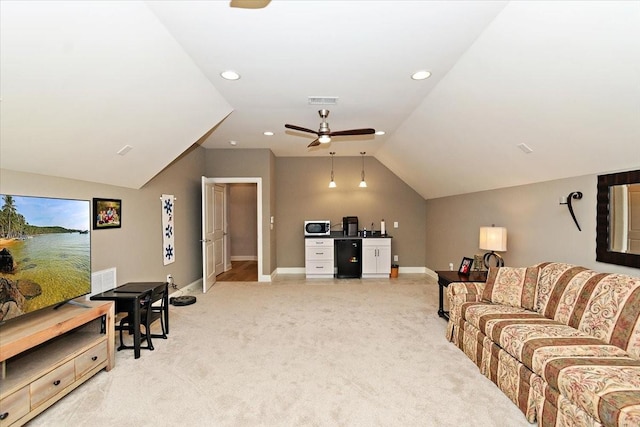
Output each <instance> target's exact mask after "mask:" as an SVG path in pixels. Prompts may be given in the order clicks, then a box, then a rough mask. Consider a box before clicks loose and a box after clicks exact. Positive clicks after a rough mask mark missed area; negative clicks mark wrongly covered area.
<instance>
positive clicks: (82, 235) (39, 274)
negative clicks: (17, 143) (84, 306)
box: [0, 194, 91, 321]
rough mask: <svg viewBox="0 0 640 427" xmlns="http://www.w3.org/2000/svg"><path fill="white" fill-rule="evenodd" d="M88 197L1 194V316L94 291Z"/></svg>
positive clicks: (41, 306)
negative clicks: (85, 198)
mask: <svg viewBox="0 0 640 427" xmlns="http://www.w3.org/2000/svg"><path fill="white" fill-rule="evenodd" d="M90 215H91V212H90V205H89V201H88V200H71V199H56V198H46V197H32V196H12V195H6V194H0V321H6V320H10V319H13V318H15V317H18V316H20V315H22V314H26V313H29V312H33V311H36V310H39V309H41V308H45V307H49V306H52V305H55V304H58V303H61V302H64V301H67V300H70V299H73V298H76V297H78V296H80V295H84V294H87V293H89V292H90V291H91V241H90V234H89V228H90Z"/></svg>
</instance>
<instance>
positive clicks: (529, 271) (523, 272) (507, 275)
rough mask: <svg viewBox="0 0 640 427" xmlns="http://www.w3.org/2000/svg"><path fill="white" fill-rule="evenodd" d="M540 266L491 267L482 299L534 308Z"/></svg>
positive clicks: (529, 308) (512, 305)
mask: <svg viewBox="0 0 640 427" xmlns="http://www.w3.org/2000/svg"><path fill="white" fill-rule="evenodd" d="M539 271H540V269H539V268H538V267H518V268H516V267H490V268H489V273H488V274H487V283H486V285H485V287H484V291H483V292H482V300H483V301H489V302H493V303H496V304H503V305H509V306H511V307H522V308H526V309H528V310H533V308H534V303H535V294H536V283H537V281H538V273H539Z"/></svg>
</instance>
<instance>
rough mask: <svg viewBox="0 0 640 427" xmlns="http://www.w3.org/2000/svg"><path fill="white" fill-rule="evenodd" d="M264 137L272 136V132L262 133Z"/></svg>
mask: <svg viewBox="0 0 640 427" xmlns="http://www.w3.org/2000/svg"><path fill="white" fill-rule="evenodd" d="M262 133H263V134H264V135H265V136H273V132H271V131H270V130H268V131H265V132H262Z"/></svg>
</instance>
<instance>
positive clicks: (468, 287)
mask: <svg viewBox="0 0 640 427" xmlns="http://www.w3.org/2000/svg"><path fill="white" fill-rule="evenodd" d="M485 285H486V283H485V282H454V283H451V284H450V285H449V286H448V287H447V299H448V300H449V304H450V305H449V307H453V305H452V303H455V302H458V301H459V303H463V302H472V301H475V302H478V301H481V300H482V292H483V291H484V287H485Z"/></svg>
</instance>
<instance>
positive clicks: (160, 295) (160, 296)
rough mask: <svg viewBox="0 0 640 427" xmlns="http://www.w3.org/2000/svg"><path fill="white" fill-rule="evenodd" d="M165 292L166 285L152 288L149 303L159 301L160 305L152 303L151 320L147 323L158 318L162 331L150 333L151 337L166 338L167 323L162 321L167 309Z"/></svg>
mask: <svg viewBox="0 0 640 427" xmlns="http://www.w3.org/2000/svg"><path fill="white" fill-rule="evenodd" d="M166 292H167V288H166V287H162V288H156V289H154V290H153V294H152V295H151V303H154V302H156V301H160V305H152V306H151V321H150V323H149V324H151V323H153V322H155V321H156V320H158V319H160V326H161V328H162V333H160V334H151V337H153V338H162V339H165V340H166V339H167V334H168V333H169V331H168V330H167V325H165V323H164V316H165V312H166V311H167V310H169V307H167V304H166V301H165V300H166V298H165V293H166Z"/></svg>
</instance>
